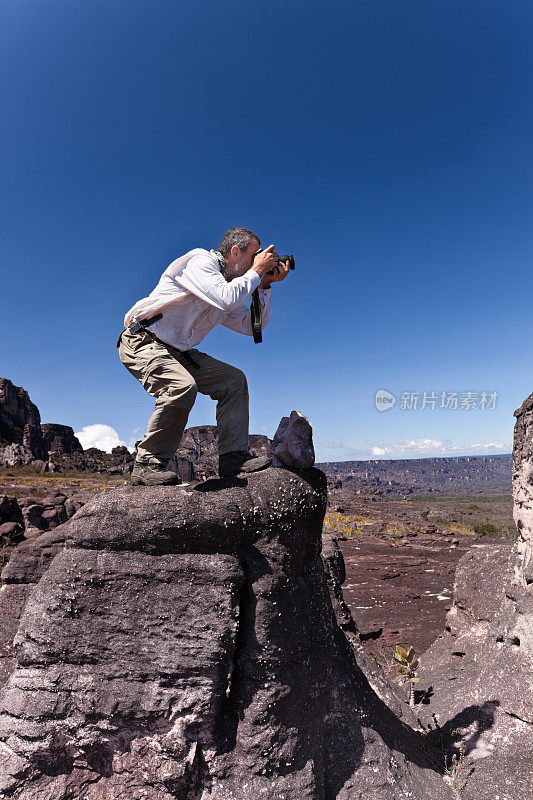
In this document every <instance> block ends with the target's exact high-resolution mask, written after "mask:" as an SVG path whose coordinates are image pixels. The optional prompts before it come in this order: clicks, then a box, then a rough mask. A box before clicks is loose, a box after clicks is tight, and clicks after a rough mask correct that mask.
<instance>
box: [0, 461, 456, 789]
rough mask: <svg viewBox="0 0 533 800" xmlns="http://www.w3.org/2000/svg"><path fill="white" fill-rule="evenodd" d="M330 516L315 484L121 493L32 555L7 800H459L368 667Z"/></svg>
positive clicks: (9, 726)
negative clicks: (327, 530) (327, 528)
mask: <svg viewBox="0 0 533 800" xmlns="http://www.w3.org/2000/svg"><path fill="white" fill-rule="evenodd" d="M325 505H326V481H325V477H324V475H323V473H321V472H319V471H318V470H307V471H302V472H300V473H294V472H289V471H287V470H285V469H276V468H270V469H268V470H265V471H264V472H260V473H256V474H251V475H249V476H247V477H246V478H232V479H225V480H208V481H206V482H205V483H203V484H199V485H198V486H196V487H195V488H190V487H189V488H180V487H150V488H147V487H131V486H122V487H120V488H117V489H115V490H113V491H110V492H105V493H103V494H101V495H98V496H96V497H95V498H94V499H93V500H91V501H90V502H88V503H87V504H86V505H85V506H84V507H83V508H82V509H80V511H78V513H77V514H75V516H74V517H73V518H72V519H71V520H70V522H69V523H68V524H66V525H62V526H60V527H57V528H55V529H54V530H51V531H49V532H47V533H44V534H42V535H41V536H40V537H38V538H37V539H35V540H33V541H31V542H26V543H24V544H22V545H21V546H19V548H17V550H16V551H15V554H14V556H13V558H12V560H11V561H10V562H9V564H8V565H7V567H6V569H5V570H4V574H3V579H4V581H5V582H6V585H5V587H4V590H3V591H2V593H1V594H0V603H3V604H4V608H6V607H8V608H13V609H15V612H14V614H13V620H12V623H11V624H12V627H13V629H15V628H16V627H17V621H16V619H15V617H16V615H17V613H18V614H20V615H21V618H20V624H18V631H17V633H16V636H15V640H14V647H15V656H16V661H11V666H13V667H14V668H13V671H12V672H11V674H10V676H9V678H8V679H7V682H6V684H5V686H4V688H3V690H2V693H1V697H0V710H1V716H0V759H1V767H0V775H1V778H0V792H3V793H4V794H3V796H4V797H6V798H7V797H9V798H17V800H30V798H31V800H40V799H42V800H44V799H45V798H46V799H47V800H48V799H51V798H53V800H67V798H69V800H104V798H105V799H106V800H119V798H121V800H122V799H126V798H127V800H141V798H144V799H145V800H192V798H193V797H194V798H196V800H208V798H209V800H261V799H262V798H264V799H265V800H266V798H268V800H334V799H336V800H356V798H359V800H362V798H365V800H408V799H410V800H438V799H440V798H442V800H445V798H450V797H451V794H450V790H449V789H448V788H447V787H446V785H445V784H444V782H443V781H442V777H441V776H440V775H439V773H438V770H437V769H436V768H435V767H434V766H433V767H432V766H431V760H430V759H429V758H428V754H427V753H426V751H425V749H424V747H423V746H422V740H421V738H420V736H419V735H418V734H416V733H415V732H414V731H413V730H412V729H411V728H410V727H409V726H408V725H407V724H406V722H404V721H403V720H401V719H400V718H399V716H397V715H396V714H395V713H393V709H394V710H396V711H397V712H398V714H402V708H401V705H402V704H401V703H400V701H399V700H398V698H397V696H396V695H395V694H394V692H393V691H392V690H391V689H390V687H388V686H387V685H386V683H385V681H384V679H383V678H382V676H381V677H380V675H379V674H378V672H377V668H376V667H375V666H374V670H373V671H372V670H371V669H370V670H369V679H367V677H365V674H364V670H365V666H364V664H362V663H361V662H360V661H359V663H358V660H359V658H360V654H359V653H358V649H357V642H356V639H357V637H356V634H355V628H354V626H353V621H352V620H351V618H350V615H349V613H348V611H347V609H346V607H345V606H343V603H342V593H341V591H340V583H341V582H342V580H343V565H342V557H341V556H340V553H339V551H338V548H337V547H336V543H335V541H334V540H333V539H332V538H331V537H326V538H325V540H324V554H323V557H321V547H322V542H321V526H322V519H323V515H324V511H325ZM25 599H27V602H26V603H25V604H24V600H25ZM23 607H24V611H23V612H22V611H21V609H22V608H23ZM16 609H18V611H16ZM12 658H13V654H12V653H8V654H6V658H4V659H3V661H4V665H5V667H4V672H5V673H6V674H7V672H9V669H8V667H9V666H10V664H9V662H10V660H12ZM369 681H370V682H369ZM372 687H373V688H372Z"/></svg>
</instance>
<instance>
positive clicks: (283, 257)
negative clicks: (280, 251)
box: [267, 256, 295, 275]
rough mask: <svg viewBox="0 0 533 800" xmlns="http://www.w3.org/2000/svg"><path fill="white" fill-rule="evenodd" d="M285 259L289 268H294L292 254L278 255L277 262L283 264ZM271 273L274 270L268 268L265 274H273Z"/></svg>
mask: <svg viewBox="0 0 533 800" xmlns="http://www.w3.org/2000/svg"><path fill="white" fill-rule="evenodd" d="M286 261H288V262H289V267H290V269H294V266H295V265H294V256H279V257H278V264H284V263H285V262H286ZM273 274H274V270H273V269H269V270H268V272H267V275H273Z"/></svg>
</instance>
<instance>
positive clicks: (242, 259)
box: [226, 240, 261, 278]
mask: <svg viewBox="0 0 533 800" xmlns="http://www.w3.org/2000/svg"><path fill="white" fill-rule="evenodd" d="M260 246H261V245H260V244H259V242H258V241H257V240H254V241H253V242H251V243H250V244H249V245H248V247H247V248H246V250H244V251H241V250H239V248H238V247H237V246H236V245H235V247H232V248H231V252H230V253H228V257H227V258H226V264H227V265H228V274H229V276H230V278H240V277H241V275H244V273H245V272H248V270H249V269H250V267H251V266H252V259H253V256H254V253H256V252H257V251H258V250H259V248H260ZM233 250H236V252H235V253H234V252H233Z"/></svg>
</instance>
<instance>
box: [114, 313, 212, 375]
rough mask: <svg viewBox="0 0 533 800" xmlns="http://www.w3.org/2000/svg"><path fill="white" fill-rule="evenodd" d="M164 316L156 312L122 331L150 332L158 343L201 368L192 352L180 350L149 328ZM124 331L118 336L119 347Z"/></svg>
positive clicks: (188, 362)
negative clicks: (153, 315)
mask: <svg viewBox="0 0 533 800" xmlns="http://www.w3.org/2000/svg"><path fill="white" fill-rule="evenodd" d="M162 316H163V315H162V314H156V315H155V317H150V319H141V320H140V322H135V323H134V324H133V325H130V327H129V328H124V330H123V331H122V333H124V331H126V330H127V331H129V333H138V332H139V331H142V332H143V333H146V334H148V336H149V337H150V339H153V340H154V342H158V344H162V345H163V347H166V348H167V350H174V351H175V352H176V353H179V355H180V356H183V358H184V360H185V361H186V362H187V364H189V365H190V366H191V367H194V368H195V369H200V364H199V363H198V362H197V361H195V359H194V358H193V357H192V356H191V354H190V353H189V352H188V351H187V350H178V348H177V347H173V346H172V345H171V344H168V342H164V341H163V340H162V339H159V338H158V337H157V336H156V335H155V333H152V331H149V330H147V328H148V326H149V325H153V324H154V322H157V321H158V320H160V319H161V318H162ZM122 333H121V334H120V336H119V337H118V341H117V347H118V346H119V345H120V340H121V338H122Z"/></svg>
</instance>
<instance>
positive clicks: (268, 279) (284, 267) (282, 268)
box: [259, 261, 291, 289]
mask: <svg viewBox="0 0 533 800" xmlns="http://www.w3.org/2000/svg"><path fill="white" fill-rule="evenodd" d="M290 271H291V268H290V266H289V262H288V261H285V263H284V262H283V261H280V262H279V263H277V262H276V264H275V266H274V272H273V274H272V275H264V277H263V279H262V281H261V283H260V284H259V286H260V287H261V289H270V285H271V284H272V283H276V282H277V281H284V280H285V278H286V277H287V275H288V274H289V272H290Z"/></svg>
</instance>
